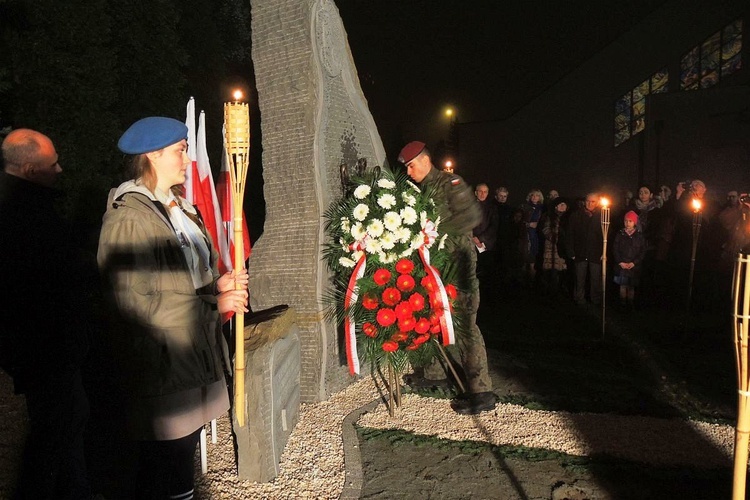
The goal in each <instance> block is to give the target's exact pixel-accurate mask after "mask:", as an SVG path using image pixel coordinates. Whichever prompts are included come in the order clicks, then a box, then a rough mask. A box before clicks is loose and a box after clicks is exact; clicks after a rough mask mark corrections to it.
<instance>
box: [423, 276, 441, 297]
mask: <svg viewBox="0 0 750 500" xmlns="http://www.w3.org/2000/svg"><path fill="white" fill-rule="evenodd" d="M420 283H421V284H422V286H423V287H425V289H426V290H427V291H428V292H429V293H433V292H434V291H435V290H436V289H437V284H436V283H435V280H434V279H432V276H430V275H429V274H428V275H427V276H425V277H424V278H422V281H420Z"/></svg>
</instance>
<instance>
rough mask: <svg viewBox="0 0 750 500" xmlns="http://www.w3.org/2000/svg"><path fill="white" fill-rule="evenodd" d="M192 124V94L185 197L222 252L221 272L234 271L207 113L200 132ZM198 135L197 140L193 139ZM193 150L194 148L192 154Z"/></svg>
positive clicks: (199, 125) (189, 103) (199, 127)
mask: <svg viewBox="0 0 750 500" xmlns="http://www.w3.org/2000/svg"><path fill="white" fill-rule="evenodd" d="M191 125H192V126H193V127H195V101H194V100H193V98H192V97H191V98H190V101H189V102H188V105H187V127H188V156H189V157H190V158H191V160H192V163H193V165H192V168H191V173H190V175H189V176H188V179H187V181H186V183H185V195H186V196H185V199H187V200H188V201H189V202H190V203H192V204H193V205H195V206H196V207H197V208H198V210H199V211H200V213H201V215H202V216H203V223H204V224H205V225H206V231H207V232H208V234H209V235H210V236H211V241H212V243H213V245H214V248H216V250H217V252H218V253H219V262H218V267H219V273H221V274H224V273H225V272H227V271H230V270H231V269H232V268H233V266H232V259H231V257H230V254H229V246H228V244H227V237H226V233H225V230H224V226H223V225H222V218H221V209H220V207H219V200H218V198H217V196H216V188H215V186H214V178H213V175H212V174H211V164H210V162H209V160H208V150H207V149H206V114H205V113H204V112H203V111H201V114H200V118H199V121H198V132H197V134H195V135H192V137H191ZM191 139H194V140H195V142H194V143H192V144H191V143H190V141H191ZM190 151H193V153H192V155H191V154H190Z"/></svg>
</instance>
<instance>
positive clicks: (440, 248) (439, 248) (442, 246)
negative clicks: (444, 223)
mask: <svg viewBox="0 0 750 500" xmlns="http://www.w3.org/2000/svg"><path fill="white" fill-rule="evenodd" d="M447 237H448V235H447V234H444V235H443V237H442V238H440V243H438V250H442V249H443V248H445V239H446V238H447Z"/></svg>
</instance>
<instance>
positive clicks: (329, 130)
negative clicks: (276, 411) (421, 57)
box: [249, 0, 385, 401]
mask: <svg viewBox="0 0 750 500" xmlns="http://www.w3.org/2000/svg"><path fill="white" fill-rule="evenodd" d="M251 7H252V46H253V49H252V58H253V63H254V65H255V74H256V85H257V89H258V99H259V106H260V112H261V130H262V134H263V138H262V141H263V178H264V183H265V184H264V196H265V201H266V221H265V227H264V231H263V235H262V236H261V238H260V239H259V240H258V241H257V242H256V244H255V246H254V247H253V252H252V255H251V257H250V263H249V272H250V288H251V299H250V301H251V306H252V308H253V309H254V310H261V309H265V308H268V307H271V306H274V305H277V304H289V305H290V306H291V307H293V308H294V309H295V310H296V312H297V320H298V326H299V329H300V333H301V338H300V340H301V359H302V366H301V371H300V391H301V393H300V396H301V399H302V401H317V400H321V399H325V398H326V397H327V396H328V395H329V394H330V393H331V392H333V391H336V390H338V389H340V388H342V387H344V386H345V385H346V384H347V383H349V382H350V381H351V380H352V379H351V377H350V376H349V374H348V371H347V369H346V366H345V362H344V361H343V358H344V357H343V356H342V355H341V353H340V352H339V345H340V342H339V335H340V333H339V331H338V330H337V328H336V325H334V324H333V323H331V322H327V321H325V319H324V317H323V311H324V308H325V306H326V304H325V301H324V299H323V297H324V294H325V292H326V290H327V288H328V287H329V285H330V279H329V274H328V271H327V269H326V265H325V262H324V261H323V260H322V259H321V248H322V246H321V245H322V243H323V242H324V238H325V235H324V232H323V219H322V215H323V213H324V212H325V210H326V208H327V207H328V205H329V204H330V202H331V201H332V200H334V199H336V198H337V197H339V196H341V187H340V186H341V182H340V177H339V166H340V165H341V164H343V163H345V164H348V165H350V166H352V167H353V166H354V165H355V164H356V162H357V160H358V159H359V158H366V159H367V162H368V165H370V166H374V165H382V164H383V161H384V159H385V152H384V149H383V145H382V142H381V140H380V136H379V135H378V132H377V129H376V127H375V123H374V121H373V119H372V116H371V114H370V112H369V110H368V108H367V102H366V101H365V98H364V96H363V94H362V89H361V87H360V85H359V80H358V78H357V72H356V70H355V66H354V61H353V59H352V55H351V52H350V50H349V46H348V42H347V38H346V32H345V30H344V26H343V24H342V22H341V17H340V16H339V13H338V9H337V8H336V6H335V4H334V2H333V1H332V0H251Z"/></svg>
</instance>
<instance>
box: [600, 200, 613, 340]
mask: <svg viewBox="0 0 750 500" xmlns="http://www.w3.org/2000/svg"><path fill="white" fill-rule="evenodd" d="M599 204H600V205H601V206H602V214H601V215H602V240H603V242H602V337H604V331H605V330H604V329H605V325H606V324H607V321H606V314H607V235H608V234H609V217H610V211H611V209H610V208H609V200H608V199H607V198H602V199H601V200H599Z"/></svg>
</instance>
